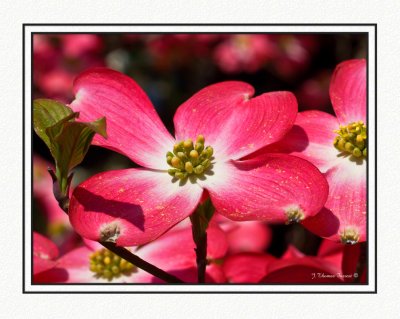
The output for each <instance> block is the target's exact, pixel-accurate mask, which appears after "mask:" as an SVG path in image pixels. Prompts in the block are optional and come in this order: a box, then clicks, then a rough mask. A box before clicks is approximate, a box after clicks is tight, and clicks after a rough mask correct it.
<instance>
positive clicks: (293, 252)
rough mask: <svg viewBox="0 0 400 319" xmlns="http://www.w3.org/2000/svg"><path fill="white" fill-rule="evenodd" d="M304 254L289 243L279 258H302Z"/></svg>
mask: <svg viewBox="0 0 400 319" xmlns="http://www.w3.org/2000/svg"><path fill="white" fill-rule="evenodd" d="M304 256H305V255H304V254H303V253H302V252H301V251H300V250H298V249H297V248H296V247H295V246H293V245H289V246H288V248H287V249H286V251H285V253H284V254H283V255H282V257H281V259H292V258H302V257H304Z"/></svg>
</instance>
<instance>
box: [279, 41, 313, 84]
mask: <svg viewBox="0 0 400 319" xmlns="http://www.w3.org/2000/svg"><path fill="white" fill-rule="evenodd" d="M272 37H273V40H274V41H275V42H276V47H277V48H278V49H277V53H276V59H274V61H273V64H271V65H272V67H273V68H274V70H275V72H276V73H278V75H279V76H280V77H282V78H286V79H291V78H293V77H295V76H297V75H298V74H299V73H301V72H303V71H305V70H306V69H307V67H308V66H309V64H310V62H311V58H312V56H313V54H314V53H315V51H317V49H318V41H317V38H316V37H315V36H308V35H289V34H284V35H276V36H272Z"/></svg>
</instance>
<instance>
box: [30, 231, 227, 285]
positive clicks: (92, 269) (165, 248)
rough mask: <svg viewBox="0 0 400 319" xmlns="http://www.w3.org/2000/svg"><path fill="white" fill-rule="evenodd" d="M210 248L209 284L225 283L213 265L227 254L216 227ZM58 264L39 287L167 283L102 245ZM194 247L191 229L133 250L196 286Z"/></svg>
mask: <svg viewBox="0 0 400 319" xmlns="http://www.w3.org/2000/svg"><path fill="white" fill-rule="evenodd" d="M208 237H209V244H208V248H207V259H208V260H209V264H208V265H207V268H206V280H207V282H212V283H221V282H224V281H225V276H224V274H223V272H222V270H221V268H220V267H219V266H218V265H217V264H215V263H214V262H213V261H214V260H218V259H220V258H223V257H224V255H225V253H226V251H227V244H226V239H225V234H224V233H223V231H221V229H219V228H218V227H217V226H216V225H211V226H210V228H209V229H208ZM85 243H86V245H85V246H83V247H79V248H75V249H74V250H72V251H70V252H69V253H67V254H65V255H64V256H62V257H61V258H60V259H58V261H57V266H56V267H55V268H52V269H51V270H49V271H46V272H42V273H41V274H39V275H38V276H36V277H35V282H36V283H109V282H112V283H115V282H123V283H164V282H163V281H162V280H161V279H159V278H156V277H154V276H152V275H151V274H149V273H147V272H145V271H144V270H141V269H139V268H136V267H135V266H134V265H132V264H130V263H128V262H126V261H123V260H121V258H120V257H118V256H116V255H114V254H113V253H112V252H110V251H108V250H106V249H104V248H103V247H102V246H101V245H100V244H99V243H97V242H93V241H88V240H86V241H85ZM194 248H195V244H194V243H193V240H192V233H191V229H190V226H189V227H184V228H179V229H173V230H171V231H170V232H168V233H167V234H165V235H163V236H162V237H160V238H159V239H158V240H157V241H154V242H152V243H150V244H148V245H145V246H143V247H139V248H138V247H133V248H131V251H133V252H134V253H135V254H136V255H138V256H139V257H141V258H143V259H145V260H146V261H148V262H150V263H152V264H153V265H155V266H158V267H160V268H162V269H163V270H165V271H167V272H169V273H170V274H173V275H175V276H177V277H178V278H180V279H181V280H183V281H185V282H188V283H195V282H197V267H196V254H195V251H194Z"/></svg>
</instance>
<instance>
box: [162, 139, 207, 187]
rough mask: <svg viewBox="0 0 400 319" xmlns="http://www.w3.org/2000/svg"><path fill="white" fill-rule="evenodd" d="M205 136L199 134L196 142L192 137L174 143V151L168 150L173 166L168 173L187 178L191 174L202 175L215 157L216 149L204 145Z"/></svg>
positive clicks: (168, 159) (169, 162) (170, 162)
mask: <svg viewBox="0 0 400 319" xmlns="http://www.w3.org/2000/svg"><path fill="white" fill-rule="evenodd" d="M204 143H205V138H204V136H203V135H201V134H200V135H198V136H197V138H196V143H193V141H192V140H191V139H187V140H185V141H181V142H178V143H176V144H175V145H174V149H173V153H172V152H167V156H166V159H167V163H168V165H169V166H171V167H172V168H171V169H168V174H169V175H171V176H173V177H176V178H178V179H181V180H183V179H186V178H188V176H189V175H193V174H194V175H201V174H203V173H204V172H205V171H206V170H207V169H208V168H209V167H211V164H212V163H211V161H212V159H213V154H214V149H213V148H212V147H211V146H206V147H205V145H204Z"/></svg>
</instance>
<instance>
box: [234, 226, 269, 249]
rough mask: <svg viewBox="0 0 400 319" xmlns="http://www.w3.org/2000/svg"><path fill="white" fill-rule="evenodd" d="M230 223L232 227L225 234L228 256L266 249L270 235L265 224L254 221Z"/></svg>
mask: <svg viewBox="0 0 400 319" xmlns="http://www.w3.org/2000/svg"><path fill="white" fill-rule="evenodd" d="M231 223H232V227H231V229H230V230H229V231H228V232H227V238H228V243H229V253H230V254H236V253H241V252H263V251H265V250H266V249H267V248H268V246H269V244H270V242H271V237H272V233H271V230H270V228H268V226H267V225H266V224H265V223H262V222H256V221H248V222H231Z"/></svg>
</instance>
